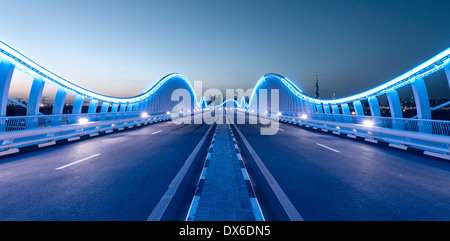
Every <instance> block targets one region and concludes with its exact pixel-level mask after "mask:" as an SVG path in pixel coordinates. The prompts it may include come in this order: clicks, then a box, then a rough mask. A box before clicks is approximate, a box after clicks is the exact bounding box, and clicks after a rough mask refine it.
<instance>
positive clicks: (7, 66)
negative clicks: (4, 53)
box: [0, 59, 14, 116]
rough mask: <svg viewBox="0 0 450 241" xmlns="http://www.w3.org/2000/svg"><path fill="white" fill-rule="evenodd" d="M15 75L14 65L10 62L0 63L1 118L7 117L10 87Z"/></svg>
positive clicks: (3, 61) (6, 60)
mask: <svg viewBox="0 0 450 241" xmlns="http://www.w3.org/2000/svg"><path fill="white" fill-rule="evenodd" d="M13 73H14V65H13V64H12V63H11V62H10V61H9V60H8V59H3V60H2V61H1V62H0V116H6V107H7V104H8V93H9V86H10V85H11V78H12V75H13Z"/></svg>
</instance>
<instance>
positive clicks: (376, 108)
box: [368, 96, 381, 116]
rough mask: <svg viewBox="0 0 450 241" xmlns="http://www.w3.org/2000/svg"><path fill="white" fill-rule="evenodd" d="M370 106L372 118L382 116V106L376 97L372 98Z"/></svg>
mask: <svg viewBox="0 0 450 241" xmlns="http://www.w3.org/2000/svg"><path fill="white" fill-rule="evenodd" d="M368 101H369V106H370V113H371V115H372V116H381V111H380V104H379V103H378V99H377V97H375V96H372V97H370V98H369V99H368Z"/></svg>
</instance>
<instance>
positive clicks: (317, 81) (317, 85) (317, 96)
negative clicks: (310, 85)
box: [316, 70, 319, 99]
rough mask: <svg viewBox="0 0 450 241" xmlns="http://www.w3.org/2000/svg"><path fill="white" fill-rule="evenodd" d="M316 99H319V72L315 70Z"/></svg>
mask: <svg viewBox="0 0 450 241" xmlns="http://www.w3.org/2000/svg"><path fill="white" fill-rule="evenodd" d="M316 98H317V99H318V98H319V71H318V70H316Z"/></svg>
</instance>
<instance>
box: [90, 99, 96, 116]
mask: <svg viewBox="0 0 450 241" xmlns="http://www.w3.org/2000/svg"><path fill="white" fill-rule="evenodd" d="M97 106H98V100H91V102H89V109H88V113H95V112H96V111H97Z"/></svg>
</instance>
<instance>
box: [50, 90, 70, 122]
mask: <svg viewBox="0 0 450 241" xmlns="http://www.w3.org/2000/svg"><path fill="white" fill-rule="evenodd" d="M66 96H67V92H66V91H65V90H64V89H63V88H58V90H57V91H56V96H55V102H54V103H53V110H52V115H61V114H62V113H63V110H64V103H65V102H66ZM61 121H62V116H61V117H53V120H52V126H59V125H61Z"/></svg>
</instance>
